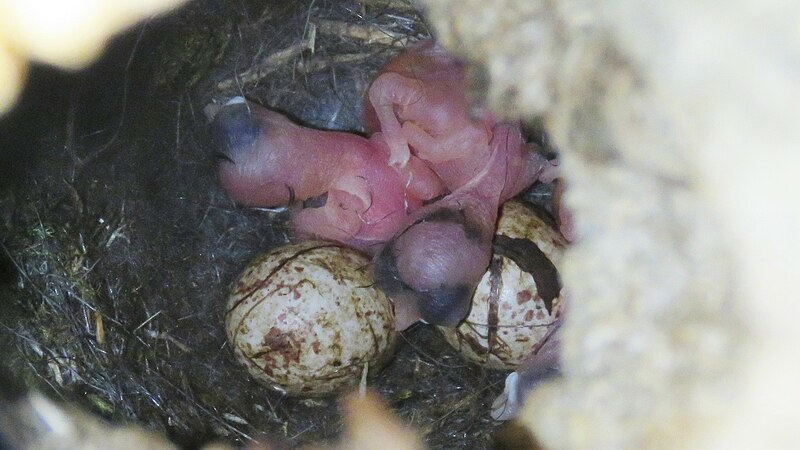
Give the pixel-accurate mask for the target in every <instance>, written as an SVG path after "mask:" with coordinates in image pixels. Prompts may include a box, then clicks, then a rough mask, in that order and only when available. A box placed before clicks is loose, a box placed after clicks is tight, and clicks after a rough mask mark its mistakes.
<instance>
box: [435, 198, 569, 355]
mask: <svg viewBox="0 0 800 450" xmlns="http://www.w3.org/2000/svg"><path fill="white" fill-rule="evenodd" d="M566 246H567V241H566V240H565V239H564V237H563V236H562V235H561V234H560V233H559V232H558V231H557V228H556V227H555V224H554V222H553V221H552V219H550V218H549V216H548V215H547V214H546V213H545V212H543V211H539V210H537V209H535V207H534V206H532V205H529V204H527V203H524V202H520V201H509V202H507V203H506V204H505V205H503V208H502V210H501V211H500V219H499V221H498V226H497V233H496V235H495V239H494V255H493V256H492V261H491V263H490V265H489V269H488V270H487V271H486V273H485V274H484V276H483V278H482V279H481V281H480V284H479V285H478V287H477V289H476V291H475V295H474V296H473V298H472V309H471V311H470V314H469V316H468V317H467V319H466V320H465V321H464V322H462V323H461V325H459V327H458V328H455V329H453V328H444V327H440V328H439V329H440V330H441V332H442V334H444V337H445V339H446V340H447V342H449V343H450V345H452V346H453V347H454V348H455V349H457V350H458V351H459V352H460V353H461V354H462V355H464V356H465V357H466V358H467V359H469V360H471V361H474V362H476V363H478V364H481V365H483V366H485V367H489V368H495V369H514V368H516V367H517V366H518V365H519V364H520V362H522V360H523V359H524V358H525V357H526V356H528V355H529V354H530V353H531V352H532V351H533V349H534V347H535V346H536V345H537V344H538V343H539V342H540V341H541V340H542V338H544V337H545V336H546V334H547V331H548V329H549V327H550V325H551V324H552V323H553V322H554V321H555V319H556V318H557V317H558V315H559V311H560V309H561V308H562V302H563V296H562V292H561V280H560V277H559V274H558V270H557V269H556V267H557V265H558V264H559V262H560V261H561V258H562V256H563V253H564V249H565V248H566Z"/></svg>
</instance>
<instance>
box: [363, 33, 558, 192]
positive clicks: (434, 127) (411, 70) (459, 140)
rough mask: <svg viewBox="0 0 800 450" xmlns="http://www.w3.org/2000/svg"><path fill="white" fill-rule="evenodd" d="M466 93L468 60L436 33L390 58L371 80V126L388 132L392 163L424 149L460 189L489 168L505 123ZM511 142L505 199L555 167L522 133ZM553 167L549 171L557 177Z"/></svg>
mask: <svg viewBox="0 0 800 450" xmlns="http://www.w3.org/2000/svg"><path fill="white" fill-rule="evenodd" d="M465 92H466V79H465V65H464V63H463V62H462V61H460V60H458V59H456V58H455V57H453V56H452V55H451V54H449V53H447V52H446V51H445V49H444V48H442V47H441V46H440V45H438V44H436V43H435V42H434V41H432V40H428V41H422V42H419V43H416V44H414V45H412V46H410V47H409V48H408V49H407V50H406V51H404V52H403V53H401V54H399V55H398V56H397V57H395V58H394V59H392V60H391V61H389V63H388V64H387V65H386V66H385V67H384V68H383V69H382V70H381V73H380V74H379V75H378V77H377V78H376V79H375V81H374V82H373V83H372V85H371V86H370V88H369V91H368V94H367V99H366V101H365V104H364V125H365V128H366V129H367V131H368V132H375V131H378V130H380V131H381V132H382V133H383V135H384V138H385V140H386V142H387V143H388V144H389V148H390V151H391V156H390V158H389V162H390V164H393V165H396V166H403V165H404V164H405V162H406V161H408V160H409V159H410V157H411V155H412V154H413V155H416V156H418V157H419V158H421V159H423V160H425V161H426V162H427V163H428V164H429V165H430V166H431V167H432V168H433V170H434V171H435V172H436V174H437V175H439V177H440V178H441V179H442V181H443V182H444V183H445V185H446V186H447V188H448V189H449V190H450V191H455V190H456V189H458V188H460V187H462V186H464V185H465V184H467V183H469V182H470V181H471V180H472V179H473V178H475V176H477V175H478V174H479V173H480V172H481V171H482V170H483V169H484V168H485V167H486V164H487V162H488V161H489V158H490V156H491V152H490V147H489V142H490V141H491V140H492V137H493V127H494V126H495V124H496V123H497V120H496V119H495V118H494V116H493V115H492V114H491V113H490V112H489V111H487V110H482V111H480V112H479V113H478V115H479V116H480V117H479V118H473V117H471V116H470V115H469V113H468V111H467V109H468V105H467V103H466V99H465V97H464V93H465ZM517 128H518V127H517ZM507 145H508V146H509V147H510V151H509V153H508V156H507V158H508V164H507V166H508V167H507V170H508V177H507V183H506V184H505V185H504V186H503V187H502V189H503V192H502V199H503V200H507V199H509V198H511V197H513V196H514V195H516V194H517V193H519V192H520V191H522V190H523V189H525V188H526V187H527V186H529V185H530V184H531V183H533V181H535V180H536V178H537V177H538V176H539V175H545V174H544V173H543V171H544V169H550V168H551V165H550V164H549V162H548V161H547V160H546V159H545V158H544V157H542V156H541V155H539V154H538V153H536V152H530V151H525V150H524V145H525V143H524V141H523V139H522V136H521V134H519V133H513V132H512V133H509V141H508V142H507ZM552 174H554V172H552V171H551V172H548V174H547V176H548V177H550V178H551V179H552V178H554V177H553V176H552ZM548 181H549V180H548Z"/></svg>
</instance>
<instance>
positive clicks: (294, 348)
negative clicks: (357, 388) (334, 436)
mask: <svg viewBox="0 0 800 450" xmlns="http://www.w3.org/2000/svg"><path fill="white" fill-rule="evenodd" d="M369 263H370V261H369V259H368V258H366V257H365V256H363V255H362V254H360V253H359V252H357V251H355V250H352V249H349V248H346V247H343V246H341V245H340V244H335V243H328V242H320V241H311V242H304V243H300V244H291V245H286V246H283V247H280V248H277V249H275V250H273V251H271V252H269V253H266V254H264V255H262V256H260V257H258V258H257V259H255V260H254V261H253V262H252V263H251V264H250V265H249V266H248V267H247V269H245V271H244V273H243V274H242V275H241V277H240V278H239V280H238V281H237V282H236V284H235V285H234V287H233V291H232V293H231V296H230V298H229V299H228V305H227V313H226V316H225V325H226V328H227V334H228V341H229V342H230V344H231V346H232V347H233V351H234V354H235V355H236V358H237V359H238V360H239V361H240V362H241V363H243V364H244V365H245V366H246V367H247V370H248V372H249V373H250V375H252V376H253V378H255V379H256V380H258V381H260V382H262V383H264V384H266V385H267V386H269V387H271V388H274V389H276V390H279V391H281V392H287V393H289V394H298V395H310V396H311V395H324V394H328V393H331V392H334V391H336V390H338V389H340V388H342V387H344V386H348V385H354V384H357V383H358V381H359V380H360V378H361V375H362V371H363V370H364V367H365V365H367V364H368V367H369V370H370V372H372V371H373V370H377V369H379V368H380V367H381V366H382V365H383V364H384V363H385V362H386V360H388V358H389V356H391V353H392V350H393V348H394V344H395V341H396V333H395V331H394V313H393V310H392V306H391V303H390V301H389V299H388V298H387V297H386V296H385V295H384V294H383V293H382V292H380V291H379V290H378V289H376V288H374V287H373V286H372V285H373V284H374V281H373V280H372V279H371V276H370V274H369Z"/></svg>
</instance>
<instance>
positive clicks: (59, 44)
mask: <svg viewBox="0 0 800 450" xmlns="http://www.w3.org/2000/svg"><path fill="white" fill-rule="evenodd" d="M184 1H185V0H72V1H51V0H33V1H24V0H0V114H2V113H3V112H5V111H6V110H7V109H9V108H10V107H11V105H13V103H14V101H15V100H16V98H17V96H18V95H19V92H20V91H21V87H22V82H23V81H24V78H25V76H24V75H25V67H26V65H27V60H28V59H30V60H34V61H38V62H43V63H46V64H53V65H56V66H59V67H62V68H64V69H71V70H75V69H79V68H81V67H84V66H86V65H87V64H89V63H91V62H92V61H93V60H94V59H95V58H97V56H98V54H99V53H100V52H101V51H102V50H103V48H104V47H105V45H106V43H107V42H108V40H109V39H110V38H111V37H112V36H113V35H114V34H115V33H117V32H119V31H121V30H123V29H125V28H127V27H129V26H131V25H133V24H134V23H136V22H137V21H139V20H141V19H144V18H146V17H148V16H150V15H153V14H158V13H162V12H165V11H167V10H169V9H171V8H174V7H175V6H177V5H179V4H181V3H183V2H184Z"/></svg>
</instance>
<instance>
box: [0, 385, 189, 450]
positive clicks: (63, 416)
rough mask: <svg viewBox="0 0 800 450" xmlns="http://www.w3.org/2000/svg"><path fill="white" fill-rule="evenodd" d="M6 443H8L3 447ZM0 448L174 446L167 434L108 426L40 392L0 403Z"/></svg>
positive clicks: (156, 447) (140, 447) (149, 447)
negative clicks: (49, 398)
mask: <svg viewBox="0 0 800 450" xmlns="http://www.w3.org/2000/svg"><path fill="white" fill-rule="evenodd" d="M5 446H7V447H5ZM0 448H12V449H19V450H24V449H43V450H46V449H69V448H75V449H78V448H80V449H86V450H92V449H103V448H113V449H118V450H124V449H165V450H168V449H174V448H177V447H175V446H174V445H172V444H171V443H170V442H169V441H168V440H167V439H166V438H164V437H162V436H159V435H157V434H156V433H152V432H148V431H145V430H143V429H141V428H139V427H137V426H128V427H120V426H110V425H109V424H107V423H105V422H103V421H102V420H100V419H97V418H96V417H94V416H93V415H91V414H88V413H85V412H83V411H81V410H79V409H78V408H75V407H62V406H59V405H58V404H56V403H54V402H52V401H51V400H48V399H47V398H45V397H44V396H42V395H41V394H39V393H30V394H28V395H27V396H23V397H20V398H19V399H17V400H16V401H15V402H13V403H2V404H0Z"/></svg>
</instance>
